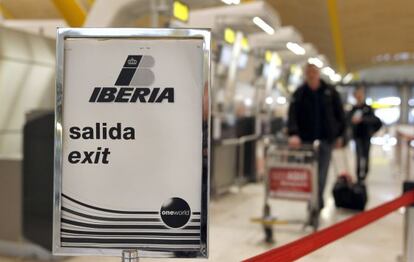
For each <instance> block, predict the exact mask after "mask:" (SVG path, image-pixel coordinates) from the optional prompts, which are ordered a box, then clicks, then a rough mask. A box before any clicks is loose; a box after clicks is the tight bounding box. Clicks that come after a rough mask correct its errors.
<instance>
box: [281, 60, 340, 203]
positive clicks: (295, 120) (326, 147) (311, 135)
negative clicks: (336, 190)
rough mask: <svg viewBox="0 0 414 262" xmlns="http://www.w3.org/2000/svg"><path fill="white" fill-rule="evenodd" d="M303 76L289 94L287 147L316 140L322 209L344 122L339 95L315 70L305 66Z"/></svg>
mask: <svg viewBox="0 0 414 262" xmlns="http://www.w3.org/2000/svg"><path fill="white" fill-rule="evenodd" d="M305 77H306V81H305V83H304V84H302V85H301V86H299V87H298V88H297V90H296V91H295V92H294V93H293V95H292V100H291V103H290V106H289V111H288V135H289V139H288V144H289V146H290V147H292V148H298V147H300V146H301V145H302V144H311V143H313V142H314V141H315V140H319V141H320V145H319V158H318V172H319V174H318V186H319V188H318V197H319V208H320V209H322V208H323V207H324V201H323V193H324V189H325V185H326V180H327V174H328V170H329V163H330V160H331V154H332V149H333V148H334V147H335V146H337V147H341V146H342V144H343V139H342V137H343V134H344V131H345V126H346V119H345V113H344V110H343V105H342V101H341V98H340V96H339V93H338V92H337V91H336V90H335V88H334V87H333V86H331V85H329V84H327V83H326V82H325V81H323V80H322V79H321V78H320V72H319V68H318V67H316V66H315V65H313V64H307V65H306V68H305Z"/></svg>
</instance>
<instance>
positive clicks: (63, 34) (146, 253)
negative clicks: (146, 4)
mask: <svg viewBox="0 0 414 262" xmlns="http://www.w3.org/2000/svg"><path fill="white" fill-rule="evenodd" d="M74 38H77V39H82V38H83V39H87V38H97V39H98V38H99V39H158V40H159V39H200V40H202V42H203V46H202V52H203V59H202V61H203V74H202V83H203V86H202V87H201V88H202V94H203V97H202V106H203V110H202V111H204V117H202V119H206V118H207V119H206V120H205V121H203V122H204V123H200V125H202V133H203V134H202V137H203V140H204V142H203V145H202V149H203V150H202V153H201V156H200V157H201V158H202V159H203V158H204V161H206V163H204V164H202V170H201V172H200V174H201V176H202V178H201V182H202V188H200V194H201V202H202V203H201V214H200V249H194V250H188V251H168V252H167V251H154V250H140V249H139V248H137V250H138V256H139V257H174V258H184V257H185V258H207V257H208V203H209V191H210V184H209V183H210V182H209V171H210V146H209V145H210V131H209V130H210V48H211V47H210V41H211V33H210V30H208V29H166V28H161V29H152V28H146V29H141V28H59V29H58V30H57V44H56V49H57V50H56V51H57V60H56V105H55V146H54V147H55V149H54V151H55V156H54V195H53V198H54V199H53V201H54V213H53V214H54V215H53V253H54V254H55V255H104V256H119V257H120V256H121V255H122V249H101V248H70V247H62V245H61V230H60V229H61V207H62V196H61V194H62V168H63V155H62V150H63V145H62V142H63V126H62V125H63V110H64V105H63V97H64V95H65V86H64V77H65V76H64V64H65V63H64V62H65V57H64V49H65V40H67V39H74ZM206 157H207V159H205V158H206Z"/></svg>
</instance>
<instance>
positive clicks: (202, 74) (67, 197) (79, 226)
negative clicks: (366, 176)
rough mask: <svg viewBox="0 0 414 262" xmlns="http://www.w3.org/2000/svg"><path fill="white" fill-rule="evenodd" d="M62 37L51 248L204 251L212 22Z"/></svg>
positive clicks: (67, 32) (63, 32)
mask: <svg viewBox="0 0 414 262" xmlns="http://www.w3.org/2000/svg"><path fill="white" fill-rule="evenodd" d="M58 41H59V42H58V76H57V77H58V79H57V108H56V120H57V121H56V144H55V216H54V254H57V255H81V254H96V255H97V254H106V255H120V254H121V252H122V250H127V249H135V250H138V254H139V256H142V257H145V256H147V257H153V256H159V257H160V256H165V257H207V253H208V252H207V204H208V191H209V190H208V169H209V167H208V159H209V156H208V154H209V148H208V144H209V143H208V139H209V138H208V127H209V101H208V93H209V91H208V89H209V82H208V75H209V74H208V73H209V52H210V43H209V41H210V33H209V32H208V31H205V30H191V29H179V30H177V29H156V30H154V29H75V30H73V29H59V30H58Z"/></svg>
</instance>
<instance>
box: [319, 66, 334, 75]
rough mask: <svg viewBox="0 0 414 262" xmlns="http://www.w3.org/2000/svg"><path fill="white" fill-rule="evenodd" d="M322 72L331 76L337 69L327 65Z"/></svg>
mask: <svg viewBox="0 0 414 262" xmlns="http://www.w3.org/2000/svg"><path fill="white" fill-rule="evenodd" d="M322 73H324V74H325V75H327V76H331V75H334V74H335V70H333V69H332V68H330V67H329V66H327V67H324V68H322Z"/></svg>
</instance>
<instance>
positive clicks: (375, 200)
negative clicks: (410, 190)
mask: <svg viewBox="0 0 414 262" xmlns="http://www.w3.org/2000/svg"><path fill="white" fill-rule="evenodd" d="M373 151H374V152H373V156H374V157H373V159H372V165H371V166H372V172H371V174H370V177H369V179H368V189H369V196H370V200H369V207H373V206H376V205H378V204H380V203H383V202H384V201H387V200H390V199H392V198H394V197H396V196H398V195H399V194H400V192H401V182H400V178H399V177H398V176H397V175H396V174H395V171H394V170H393V168H392V167H393V164H392V162H391V152H390V151H388V152H384V151H382V150H380V148H374V150H373ZM331 171H332V170H331ZM333 173H334V172H333V171H332V172H331V174H330V181H329V185H332V183H333V181H334V179H335V177H334V174H333ZM330 191H331V187H328V188H327V191H326V198H327V199H328V201H327V206H326V207H325V209H324V210H323V212H322V219H321V223H322V227H326V226H328V225H331V224H333V223H335V222H338V221H340V220H343V219H344V218H347V217H349V216H351V215H353V214H352V213H349V212H344V211H341V210H336V209H335V207H334V204H333V199H332V197H331V194H330ZM262 204H263V186H262V185H261V184H252V185H248V186H245V187H244V188H242V190H241V191H240V192H238V193H231V194H228V195H226V196H224V197H223V198H221V199H219V200H214V201H212V203H211V222H210V226H211V227H210V258H209V259H208V261H220V262H221V261H226V262H227V261H240V260H242V259H243V258H248V257H251V256H253V255H256V254H259V253H261V252H264V251H266V250H268V249H270V248H273V247H276V246H279V245H283V244H285V243H288V242H290V241H292V240H295V239H297V238H300V237H302V236H305V235H306V234H309V233H311V232H310V230H307V231H304V230H303V229H302V226H301V225H279V226H276V227H275V235H276V240H277V242H276V243H275V244H274V245H272V246H270V245H267V244H265V243H264V242H263V232H262V228H261V226H259V225H258V224H253V223H251V222H250V219H251V218H252V217H258V216H260V214H261V209H262ZM272 206H273V209H274V210H275V213H277V214H278V216H279V217H280V218H282V219H304V217H305V215H306V205H305V204H304V203H300V202H299V203H295V202H288V201H279V200H274V201H272ZM402 222H403V216H402V214H401V213H400V212H394V213H392V214H390V215H388V216H387V217H385V218H383V219H381V220H379V221H377V222H375V223H373V224H371V225H369V226H367V227H366V228H363V229H362V230H360V231H358V232H355V233H353V234H351V235H349V236H347V237H345V238H343V239H341V240H339V241H336V242H335V243H333V244H330V245H328V246H326V247H324V248H321V249H320V250H318V251H316V252H314V253H312V254H310V255H308V256H307V257H305V258H303V259H301V260H300V261H303V262H312V261H323V262H328V261H334V262H342V261H343V262H345V261H376V262H381V261H384V262H385V261H386V262H390V261H396V259H397V256H398V255H399V254H401V251H402ZM0 261H4V262H12V261H13V262H14V261H27V260H22V259H13V258H0ZM67 261H68V262H83V261H85V262H86V261H102V262H103V261H108V262H109V261H120V259H118V258H99V257H82V258H80V257H77V258H71V259H68V260H67ZM140 261H148V262H150V261H160V259H141V260H140ZM162 261H178V260H175V259H171V260H165V259H163V260H162ZM185 261H193V260H185ZM197 261H199V260H197Z"/></svg>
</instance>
